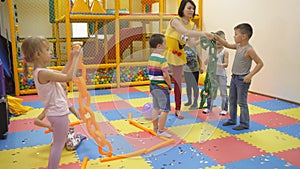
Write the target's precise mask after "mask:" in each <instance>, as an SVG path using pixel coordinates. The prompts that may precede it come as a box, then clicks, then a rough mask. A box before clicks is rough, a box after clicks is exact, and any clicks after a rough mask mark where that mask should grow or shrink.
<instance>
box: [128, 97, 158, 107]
mask: <svg viewBox="0 0 300 169" xmlns="http://www.w3.org/2000/svg"><path fill="white" fill-rule="evenodd" d="M126 102H127V103H129V104H130V105H132V106H133V107H143V106H144V104H146V103H149V102H152V98H151V97H148V98H137V99H129V100H126Z"/></svg>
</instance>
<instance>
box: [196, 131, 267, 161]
mask: <svg viewBox="0 0 300 169" xmlns="http://www.w3.org/2000/svg"><path fill="white" fill-rule="evenodd" d="M193 146H195V147H196V148H197V149H199V150H200V151H201V152H203V153H204V154H205V155H207V156H209V157H211V158H212V159H215V160H216V161H217V162H218V163H220V164H222V165H223V164H226V163H230V162H234V161H240V160H245V159H247V158H251V157H253V156H260V155H262V154H266V153H265V152H263V151H260V150H259V149H258V148H256V147H254V146H252V145H250V144H248V143H246V142H244V141H242V140H238V139H237V138H235V137H234V136H230V137H224V138H220V139H214V140H209V141H206V142H203V143H194V144H193Z"/></svg>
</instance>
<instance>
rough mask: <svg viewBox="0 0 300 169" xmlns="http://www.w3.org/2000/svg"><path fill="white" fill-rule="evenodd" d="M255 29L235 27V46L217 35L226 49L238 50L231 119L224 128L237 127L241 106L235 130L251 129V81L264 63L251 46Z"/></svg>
mask: <svg viewBox="0 0 300 169" xmlns="http://www.w3.org/2000/svg"><path fill="white" fill-rule="evenodd" d="M252 33H253V29H252V27H251V25H250V24H248V23H242V24H239V25H237V26H236V27H234V34H235V35H234V41H235V44H229V43H228V42H227V41H226V40H224V39H223V38H222V37H220V36H218V35H215V38H216V39H217V40H218V41H220V42H221V43H222V44H223V45H224V46H225V47H227V48H230V49H236V54H235V57H234V61H233V65H232V75H231V82H230V94H229V100H230V101H229V102H230V119H229V120H228V121H227V122H225V123H223V126H229V125H235V124H236V122H237V104H239V106H240V110H241V114H240V125H238V126H236V127H234V128H233V130H244V129H249V121H250V116H249V109H248V103H247V96H248V89H249V87H250V83H251V79H252V78H253V76H254V75H255V74H256V73H257V72H259V71H260V70H261V68H262V67H263V65H264V64H263V61H262V60H261V59H260V57H259V56H258V55H257V54H256V52H255V50H254V48H253V47H252V46H251V45H250V44H249V39H250V38H251V36H252ZM252 60H253V61H254V62H255V63H256V65H255V67H254V69H252V70H250V69H251V65H252Z"/></svg>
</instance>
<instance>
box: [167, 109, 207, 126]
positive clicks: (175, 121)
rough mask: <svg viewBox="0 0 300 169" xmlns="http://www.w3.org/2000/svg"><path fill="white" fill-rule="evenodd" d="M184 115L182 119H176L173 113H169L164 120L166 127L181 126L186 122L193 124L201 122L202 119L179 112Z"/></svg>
mask: <svg viewBox="0 0 300 169" xmlns="http://www.w3.org/2000/svg"><path fill="white" fill-rule="evenodd" d="M181 113H182V115H183V116H184V119H178V118H177V117H176V116H175V114H169V115H168V118H167V122H166V127H173V126H182V125H187V124H195V123H199V122H202V120H200V119H198V118H196V117H195V116H192V115H190V114H188V113H186V112H181Z"/></svg>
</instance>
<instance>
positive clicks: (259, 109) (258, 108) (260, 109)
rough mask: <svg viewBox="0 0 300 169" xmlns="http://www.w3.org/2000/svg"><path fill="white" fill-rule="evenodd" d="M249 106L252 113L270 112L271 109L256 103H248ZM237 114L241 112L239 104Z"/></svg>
mask: <svg viewBox="0 0 300 169" xmlns="http://www.w3.org/2000/svg"><path fill="white" fill-rule="evenodd" d="M248 108H249V113H250V115H253V114H261V113H266V112H270V110H267V109H263V108H260V107H258V106H254V105H251V104H248ZM237 114H238V115H240V114H241V112H240V107H239V106H237Z"/></svg>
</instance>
